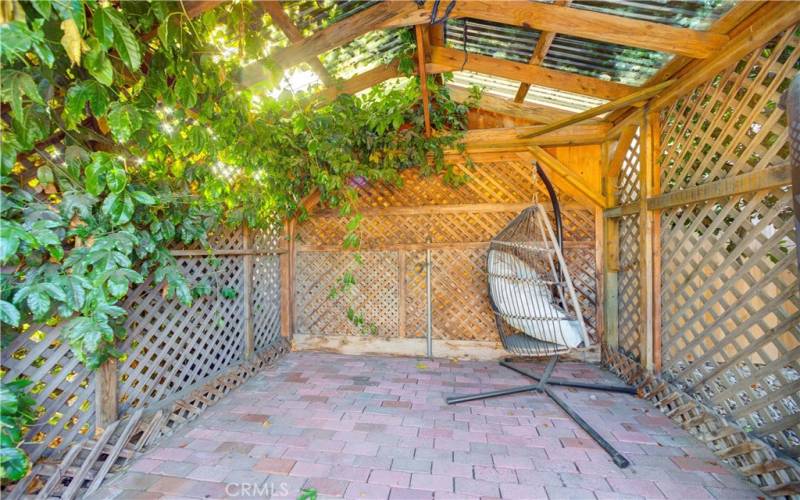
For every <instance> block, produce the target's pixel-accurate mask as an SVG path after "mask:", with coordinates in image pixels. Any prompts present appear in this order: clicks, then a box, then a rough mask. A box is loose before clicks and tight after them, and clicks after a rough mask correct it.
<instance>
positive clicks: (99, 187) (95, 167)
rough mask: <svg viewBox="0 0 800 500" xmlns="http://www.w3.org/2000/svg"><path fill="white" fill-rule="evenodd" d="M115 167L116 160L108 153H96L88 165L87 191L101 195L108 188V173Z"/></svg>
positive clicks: (94, 194)
mask: <svg viewBox="0 0 800 500" xmlns="http://www.w3.org/2000/svg"><path fill="white" fill-rule="evenodd" d="M112 168H114V161H113V160H112V159H111V155H109V154H108V153H95V154H93V155H92V163H90V164H89V166H87V167H86V191H88V193H89V194H90V195H92V196H100V195H101V194H102V193H103V191H104V190H105V188H106V173H107V172H108V171H109V170H111V169H112Z"/></svg>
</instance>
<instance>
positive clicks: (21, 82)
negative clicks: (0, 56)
mask: <svg viewBox="0 0 800 500" xmlns="http://www.w3.org/2000/svg"><path fill="white" fill-rule="evenodd" d="M0 75H2V76H0V78H2V80H3V86H2V89H1V90H0V96H2V101H3V102H10V103H11V111H12V112H13V113H14V118H16V119H17V120H20V121H21V120H22V119H23V113H22V97H23V96H28V97H29V98H30V100H31V101H33V102H35V103H37V104H41V105H43V106H44V99H42V96H41V94H39V89H38V88H36V82H34V81H33V77H31V75H29V74H28V73H23V72H22V71H17V70H14V69H4V70H3V71H2V73H1V74H0Z"/></svg>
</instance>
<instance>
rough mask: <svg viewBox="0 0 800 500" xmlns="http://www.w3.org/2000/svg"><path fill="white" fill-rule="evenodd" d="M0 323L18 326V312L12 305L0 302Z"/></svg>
mask: <svg viewBox="0 0 800 500" xmlns="http://www.w3.org/2000/svg"><path fill="white" fill-rule="evenodd" d="M0 321H2V322H3V323H5V324H7V325H11V326H19V310H18V309H17V308H16V307H15V306H14V304H12V303H10V302H6V301H5V300H0Z"/></svg>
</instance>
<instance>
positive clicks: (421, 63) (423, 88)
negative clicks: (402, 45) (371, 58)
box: [414, 24, 431, 137]
mask: <svg viewBox="0 0 800 500" xmlns="http://www.w3.org/2000/svg"><path fill="white" fill-rule="evenodd" d="M414 32H415V35H416V38H417V69H418V72H419V88H420V94H421V95H420V98H421V99H422V114H423V116H424V119H425V137H430V136H431V112H430V109H429V106H430V97H429V96H428V73H427V72H426V71H425V38H426V37H425V34H424V33H423V28H422V25H421V24H418V25H416V26H415V27H414Z"/></svg>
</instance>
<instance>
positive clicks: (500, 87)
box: [450, 71, 607, 113]
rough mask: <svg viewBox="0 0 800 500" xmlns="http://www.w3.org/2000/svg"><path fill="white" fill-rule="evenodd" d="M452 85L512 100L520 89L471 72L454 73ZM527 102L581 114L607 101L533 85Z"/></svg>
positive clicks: (514, 83)
mask: <svg viewBox="0 0 800 500" xmlns="http://www.w3.org/2000/svg"><path fill="white" fill-rule="evenodd" d="M450 84H451V85H454V86H457V87H464V88H469V87H470V86H472V85H477V86H479V87H481V88H483V90H484V92H485V93H488V94H492V95H494V96H497V97H503V98H505V99H510V100H513V99H514V96H515V95H516V94H517V89H518V88H519V82H515V81H513V80H507V79H505V78H499V77H495V76H487V75H481V74H479V73H472V72H470V71H456V72H454V73H453V81H452V82H451V83H450ZM525 102H526V103H529V104H540V105H543V106H549V107H552V108H558V109H562V110H564V111H571V112H574V113H579V112H581V111H586V110H587V109H590V108H594V107H596V106H599V105H601V104H603V103H605V102H607V101H604V100H603V99H596V98H594V97H589V96H584V95H579V94H573V93H571V92H564V91H562V90H555V89H551V88H547V87H540V86H538V85H531V88H530V90H528V94H527V96H526V97H525Z"/></svg>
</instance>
